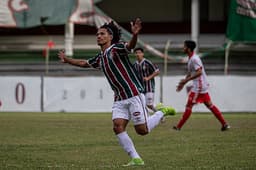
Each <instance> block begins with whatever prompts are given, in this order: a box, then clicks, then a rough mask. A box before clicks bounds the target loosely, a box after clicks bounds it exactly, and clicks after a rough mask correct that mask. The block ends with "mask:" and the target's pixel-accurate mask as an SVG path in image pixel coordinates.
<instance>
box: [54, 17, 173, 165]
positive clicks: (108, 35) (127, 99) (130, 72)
mask: <svg viewBox="0 0 256 170" xmlns="http://www.w3.org/2000/svg"><path fill="white" fill-rule="evenodd" d="M140 30H141V20H140V19H139V18H137V19H136V20H135V21H134V22H131V31H132V38H131V40H130V41H129V42H128V43H125V42H121V41H120V37H121V33H120V30H119V28H118V27H117V26H116V24H115V23H114V22H110V23H106V24H104V25H102V26H101V27H100V28H99V29H98V31H97V34H96V36H97V43H98V45H99V46H100V48H101V51H100V53H99V54H98V55H96V56H95V57H93V58H90V59H88V60H84V59H72V58H68V57H66V56H65V53H64V52H63V51H60V52H59V58H60V59H61V61H62V62H63V63H69V64H71V65H75V66H80V67H93V68H99V69H101V70H102V71H103V72H104V75H105V77H106V78H107V80H108V82H109V84H110V86H111V88H112V90H113V91H114V96H115V97H114V104H113V107H112V120H113V130H114V132H115V134H116V136H117V138H118V140H119V143H120V145H121V146H122V147H123V149H124V150H125V151H126V152H127V153H128V154H129V156H130V157H131V158H132V160H131V161H130V162H129V163H128V164H126V166H131V165H144V161H143V160H142V159H141V157H140V155H139V154H138V153H137V151H136V149H135V147H134V144H133V142H132V140H131V138H130V137H129V135H128V134H127V132H126V126H127V124H128V123H129V121H130V120H132V121H133V124H134V128H135V131H136V132H137V134H140V135H146V134H148V133H149V132H150V131H151V130H152V129H153V128H154V127H156V126H157V125H158V124H159V122H160V120H161V119H162V118H163V116H167V115H171V114H173V111H175V110H174V109H173V108H171V109H168V107H165V108H161V109H160V110H161V111H157V112H156V113H155V114H153V115H152V116H148V114H147V109H146V106H145V96H144V95H143V91H144V89H143V87H142V85H141V83H140V81H139V80H138V78H137V76H136V73H135V70H134V68H133V65H132V64H131V63H130V61H129V57H128V54H129V53H130V51H131V49H133V48H134V47H135V45H136V43H137V37H138V34H139V31H140Z"/></svg>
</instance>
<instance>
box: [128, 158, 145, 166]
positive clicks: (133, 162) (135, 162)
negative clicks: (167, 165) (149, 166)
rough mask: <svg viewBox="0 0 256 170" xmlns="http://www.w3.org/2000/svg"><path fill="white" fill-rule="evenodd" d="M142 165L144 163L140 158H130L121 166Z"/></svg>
mask: <svg viewBox="0 0 256 170" xmlns="http://www.w3.org/2000/svg"><path fill="white" fill-rule="evenodd" d="M143 165H144V161H143V160H142V159H141V158H132V160H131V161H130V162H128V164H125V165H123V166H143Z"/></svg>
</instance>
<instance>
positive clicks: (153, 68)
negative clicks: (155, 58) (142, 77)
mask: <svg viewBox="0 0 256 170" xmlns="http://www.w3.org/2000/svg"><path fill="white" fill-rule="evenodd" d="M146 62H147V65H148V68H149V70H150V72H151V73H154V72H158V71H159V68H158V66H157V65H155V64H153V63H152V62H151V61H149V60H146Z"/></svg>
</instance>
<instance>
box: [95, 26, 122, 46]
mask: <svg viewBox="0 0 256 170" xmlns="http://www.w3.org/2000/svg"><path fill="white" fill-rule="evenodd" d="M100 28H105V29H106V30H107V31H108V33H109V34H111V35H112V36H113V39H112V41H111V44H114V43H118V42H119V41H120V38H121V30H120V29H119V28H118V26H117V25H116V24H115V23H114V21H111V22H110V23H105V24H104V25H102V26H101V27H100Z"/></svg>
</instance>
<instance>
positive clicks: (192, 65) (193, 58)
mask: <svg viewBox="0 0 256 170" xmlns="http://www.w3.org/2000/svg"><path fill="white" fill-rule="evenodd" d="M195 48H196V43H195V42H194V41H192V40H186V41H185V42H184V49H183V50H184V52H185V53H186V54H187V55H188V58H189V59H188V65H187V68H188V73H187V76H186V77H185V78H184V79H182V80H181V81H180V82H179V84H178V86H177V89H176V91H177V92H179V91H181V90H182V89H183V87H184V85H185V84H186V83H187V82H189V81H190V80H192V81H193V87H192V89H191V90H190V93H189V96H188V101H187V105H186V109H185V112H184V113H183V116H182V118H181V119H180V121H179V123H178V124H177V126H174V127H173V129H175V130H180V129H181V128H182V126H183V125H184V123H185V122H186V121H187V120H188V118H189V117H190V115H191V113H192V108H193V106H194V105H195V104H197V103H204V104H205V106H206V107H207V108H208V109H209V110H210V111H211V112H212V113H213V114H214V115H215V117H216V118H217V119H218V120H219V122H220V123H221V125H222V127H221V130H222V131H225V130H228V129H229V128H230V126H229V125H228V124H227V122H226V121H225V119H224V118H223V116H222V113H221V112H220V111H219V109H218V108H217V107H216V106H215V105H214V104H213V103H212V101H211V98H210V95H209V93H208V88H209V83H208V81H207V76H206V73H205V70H204V66H203V63H202V61H201V59H200V58H199V56H198V55H197V54H195V52H194V49H195Z"/></svg>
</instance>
